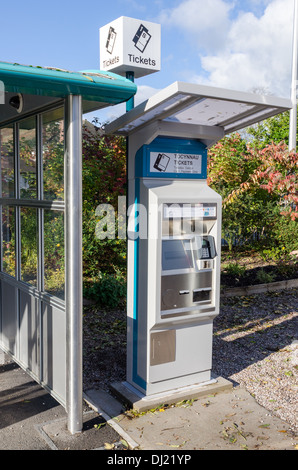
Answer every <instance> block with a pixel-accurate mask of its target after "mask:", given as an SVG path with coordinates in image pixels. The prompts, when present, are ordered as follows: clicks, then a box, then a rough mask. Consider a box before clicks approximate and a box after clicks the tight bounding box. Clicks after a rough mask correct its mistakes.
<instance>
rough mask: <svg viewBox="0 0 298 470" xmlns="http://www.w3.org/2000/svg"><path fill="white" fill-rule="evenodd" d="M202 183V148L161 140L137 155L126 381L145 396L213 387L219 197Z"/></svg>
mask: <svg viewBox="0 0 298 470" xmlns="http://www.w3.org/2000/svg"><path fill="white" fill-rule="evenodd" d="M206 179H207V149H206V146H205V145H204V144H203V143H201V142H200V141H197V140H184V139H175V138H166V137H158V138H156V139H154V140H153V142H152V143H150V144H149V145H143V146H142V147H141V148H140V149H139V150H138V151H137V152H136V155H135V171H134V177H133V178H132V180H130V187H131V188H132V192H133V199H134V204H133V205H132V206H131V208H130V214H129V215H130V216H129V225H128V235H129V240H128V247H129V251H128V255H129V258H130V261H129V264H128V349H127V351H128V352H127V354H128V355H127V382H128V384H130V385H131V386H133V387H134V388H135V389H136V390H138V391H139V392H141V393H142V394H144V395H146V396H147V395H152V394H158V393H161V392H166V391H170V390H173V389H177V388H181V387H188V386H193V385H196V384H202V383H205V382H206V383H208V382H210V380H211V366H212V361H211V359H212V324H213V319H214V317H215V316H216V315H218V313H219V289H220V277H219V276H220V245H221V243H220V242H221V198H220V196H219V195H218V194H217V193H216V192H214V191H213V190H212V189H211V188H210V187H208V185H207V181H206Z"/></svg>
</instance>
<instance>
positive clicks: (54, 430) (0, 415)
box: [0, 361, 123, 450]
mask: <svg viewBox="0 0 298 470" xmlns="http://www.w3.org/2000/svg"><path fill="white" fill-rule="evenodd" d="M83 409H84V414H83V423H84V424H83V430H82V432H81V433H78V434H75V435H72V434H71V433H70V432H69V431H68V429H67V413H66V411H65V409H64V408H63V407H62V406H61V405H60V404H59V403H58V402H57V401H56V400H55V399H54V398H53V397H52V396H51V395H50V394H49V393H47V392H46V391H45V390H44V389H43V388H42V387H40V386H39V385H38V384H37V383H36V382H35V381H33V380H32V378H31V377H30V376H29V375H28V374H27V373H26V372H25V371H23V370H22V369H21V368H20V367H19V366H18V365H17V364H15V363H14V362H12V361H11V362H8V363H6V364H5V365H1V366H0V450H66V449H68V450H74V449H75V450H96V449H102V448H105V445H106V444H108V445H109V446H110V447H111V448H112V447H113V448H114V449H122V448H123V445H122V444H121V442H120V440H121V436H120V435H119V434H118V433H117V431H116V430H115V429H114V428H113V427H112V426H110V425H109V424H108V423H107V422H106V420H105V418H104V417H103V416H102V415H100V414H99V413H96V412H95V411H94V410H92V409H91V408H90V407H89V406H88V405H86V403H84V406H83Z"/></svg>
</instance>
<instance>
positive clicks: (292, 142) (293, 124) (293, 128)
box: [289, 0, 298, 151]
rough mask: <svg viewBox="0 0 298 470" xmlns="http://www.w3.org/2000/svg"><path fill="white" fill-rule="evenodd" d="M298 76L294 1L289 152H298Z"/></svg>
mask: <svg viewBox="0 0 298 470" xmlns="http://www.w3.org/2000/svg"><path fill="white" fill-rule="evenodd" d="M297 74H298V0H294V31H293V62H292V88H291V100H292V109H291V110H290V130H289V150H295V151H296V134H297Z"/></svg>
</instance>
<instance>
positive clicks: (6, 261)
mask: <svg viewBox="0 0 298 470" xmlns="http://www.w3.org/2000/svg"><path fill="white" fill-rule="evenodd" d="M2 271H3V272H4V273H6V274H9V275H10V276H13V277H14V276H15V273H16V231H15V208H14V207H9V206H3V207H2Z"/></svg>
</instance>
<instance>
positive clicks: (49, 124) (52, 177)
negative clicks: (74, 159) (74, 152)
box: [42, 110, 64, 200]
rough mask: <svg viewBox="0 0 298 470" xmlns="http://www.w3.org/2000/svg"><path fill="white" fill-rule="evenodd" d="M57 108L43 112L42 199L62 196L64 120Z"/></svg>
mask: <svg viewBox="0 0 298 470" xmlns="http://www.w3.org/2000/svg"><path fill="white" fill-rule="evenodd" d="M59 114H61V111H60V113H59V110H56V111H55V112H53V111H50V112H48V113H45V114H43V126H42V142H43V148H42V157H43V199H45V200H63V198H64V120H63V118H62V117H61V116H60V115H59Z"/></svg>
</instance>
